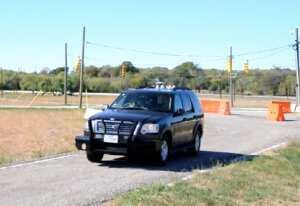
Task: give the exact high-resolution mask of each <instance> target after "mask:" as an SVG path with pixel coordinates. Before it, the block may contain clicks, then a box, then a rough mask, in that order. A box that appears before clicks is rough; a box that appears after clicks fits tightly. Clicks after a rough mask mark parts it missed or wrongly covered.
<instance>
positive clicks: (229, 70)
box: [227, 57, 233, 73]
mask: <svg viewBox="0 0 300 206" xmlns="http://www.w3.org/2000/svg"><path fill="white" fill-rule="evenodd" d="M232 66H233V65H232V58H230V57H229V58H228V60H227V72H228V73H231V72H232Z"/></svg>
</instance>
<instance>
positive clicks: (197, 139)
mask: <svg viewBox="0 0 300 206" xmlns="http://www.w3.org/2000/svg"><path fill="white" fill-rule="evenodd" d="M201 140H202V132H201V131H200V130H197V131H196V134H195V137H194V140H193V147H191V149H189V150H188V152H189V153H190V154H191V155H194V156H197V155H198V154H199V152H200V148H201Z"/></svg>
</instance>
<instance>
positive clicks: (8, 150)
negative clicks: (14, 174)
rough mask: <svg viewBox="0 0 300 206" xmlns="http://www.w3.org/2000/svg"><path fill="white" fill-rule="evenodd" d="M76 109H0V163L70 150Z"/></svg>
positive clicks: (76, 130) (78, 124)
mask: <svg viewBox="0 0 300 206" xmlns="http://www.w3.org/2000/svg"><path fill="white" fill-rule="evenodd" d="M83 123H84V120H83V111H80V110H33V109H26V110H13V109H9V110H0V164H1V163H7V162H11V161H18V160H30V159H32V158H37V157H41V156H44V155H49V154H57V153H63V152H70V151H74V150H75V147H74V136H75V135H77V134H80V133H81V132H82V128H83Z"/></svg>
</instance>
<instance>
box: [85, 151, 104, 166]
mask: <svg viewBox="0 0 300 206" xmlns="http://www.w3.org/2000/svg"><path fill="white" fill-rule="evenodd" d="M103 156H104V154H103V152H93V151H89V150H87V151H86V158H87V159H88V160H89V161H90V162H93V163H100V162H101V161H102V159H103Z"/></svg>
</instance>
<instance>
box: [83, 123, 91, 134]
mask: <svg viewBox="0 0 300 206" xmlns="http://www.w3.org/2000/svg"><path fill="white" fill-rule="evenodd" d="M84 131H87V132H88V131H90V127H89V122H88V121H86V122H85V124H84Z"/></svg>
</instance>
